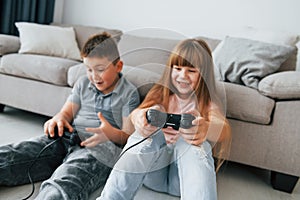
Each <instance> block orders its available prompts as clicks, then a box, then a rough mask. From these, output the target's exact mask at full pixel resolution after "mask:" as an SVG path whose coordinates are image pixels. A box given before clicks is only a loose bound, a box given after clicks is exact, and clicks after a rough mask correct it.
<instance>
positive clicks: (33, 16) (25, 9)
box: [0, 0, 55, 35]
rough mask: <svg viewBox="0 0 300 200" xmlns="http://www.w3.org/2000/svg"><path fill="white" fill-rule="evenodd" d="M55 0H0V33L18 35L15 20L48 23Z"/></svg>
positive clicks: (50, 19) (51, 17)
mask: <svg viewBox="0 0 300 200" xmlns="http://www.w3.org/2000/svg"><path fill="white" fill-rule="evenodd" d="M54 4H55V0H0V33H1V34H10V35H18V31H17V28H16V27H15V24H14V23H15V22H17V21H25V22H35V23H40V24H49V23H51V22H52V20H53V13H54Z"/></svg>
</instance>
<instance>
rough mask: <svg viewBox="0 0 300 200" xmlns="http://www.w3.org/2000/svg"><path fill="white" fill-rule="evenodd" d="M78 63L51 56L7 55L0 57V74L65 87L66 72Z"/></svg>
mask: <svg viewBox="0 0 300 200" xmlns="http://www.w3.org/2000/svg"><path fill="white" fill-rule="evenodd" d="M78 63H79V62H77V61H74V60H69V59H64V58H58V57H52V56H43V55H32V54H9V55H5V56H3V57H2V59H1V65H0V72H2V73H6V74H10V75H15V76H20V77H24V78H29V79H35V80H40V81H43V82H48V83H52V84H54V85H67V71H68V69H69V68H70V67H71V66H73V65H75V64H78Z"/></svg>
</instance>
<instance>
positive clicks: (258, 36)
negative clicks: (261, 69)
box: [230, 27, 300, 71]
mask: <svg viewBox="0 0 300 200" xmlns="http://www.w3.org/2000/svg"><path fill="white" fill-rule="evenodd" d="M230 36H233V37H239V38H247V39H250V40H257V41H262V42H267V43H272V44H277V45H288V46H296V43H297V41H298V40H299V35H298V34H294V33H291V32H285V31H274V30H268V29H261V28H254V27H243V28H242V30H240V31H235V32H234V33H232V34H230ZM297 54H298V56H299V54H300V52H298V51H297V48H295V50H294V52H293V53H292V54H291V55H290V57H289V58H288V59H287V60H286V61H285V62H283V63H282V64H281V66H280V68H279V69H278V71H288V70H295V68H296V62H297Z"/></svg>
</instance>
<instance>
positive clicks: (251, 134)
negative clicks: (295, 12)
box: [0, 25, 300, 192]
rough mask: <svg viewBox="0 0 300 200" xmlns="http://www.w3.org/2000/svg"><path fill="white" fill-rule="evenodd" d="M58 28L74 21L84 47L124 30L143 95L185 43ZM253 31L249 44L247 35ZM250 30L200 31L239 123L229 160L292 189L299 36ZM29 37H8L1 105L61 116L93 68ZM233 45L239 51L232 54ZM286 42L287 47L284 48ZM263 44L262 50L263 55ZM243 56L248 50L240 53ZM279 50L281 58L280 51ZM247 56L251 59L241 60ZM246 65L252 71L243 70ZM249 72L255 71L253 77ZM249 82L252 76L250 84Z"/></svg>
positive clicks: (123, 46)
mask: <svg viewBox="0 0 300 200" xmlns="http://www.w3.org/2000/svg"><path fill="white" fill-rule="evenodd" d="M56 26H64V27H70V26H71V27H73V28H74V32H75V34H76V41H77V44H78V48H79V49H80V48H81V47H82V45H83V43H84V41H85V40H86V39H87V38H88V36H89V35H91V34H94V33H98V32H102V31H107V32H110V33H111V34H112V35H114V36H116V38H117V40H118V45H119V49H120V53H121V57H122V59H123V61H124V64H125V66H124V69H123V73H124V75H125V76H126V77H127V78H128V79H129V80H130V81H132V82H133V83H134V84H135V85H136V86H137V87H138V88H139V92H140V94H141V97H142V98H143V97H144V96H145V94H146V93H147V91H148V90H149V88H150V87H151V86H152V84H153V83H154V82H155V81H157V80H158V78H159V77H160V75H161V72H162V70H163V66H164V64H165V63H166V60H167V58H168V55H169V53H170V51H171V49H172V48H173V47H174V46H175V44H176V43H177V42H178V41H179V40H178V39H166V38H159V37H157V34H152V33H151V37H150V36H149V37H148V36H147V37H146V36H141V35H140V36H138V35H139V34H135V33H134V32H127V33H122V31H120V30H112V29H105V28H101V27H88V26H81V25H56ZM156 33H157V32H156ZM149 35H150V34H149ZM21 36H22V35H21ZM246 36H247V37H248V38H247V41H246V42H245V41H243V39H245V38H246ZM246 36H245V37H243V38H241V37H234V39H237V38H239V39H242V40H239V42H237V43H238V44H237V43H236V42H232V41H230V40H229V39H232V38H225V39H222V40H221V39H214V38H209V37H207V36H206V37H203V36H201V33H200V34H199V38H202V39H204V40H206V41H207V43H208V44H209V46H210V48H211V49H212V50H214V51H213V55H214V60H215V63H216V69H215V71H216V78H217V79H218V84H217V86H218V91H219V92H220V96H221V97H222V100H223V102H224V104H225V105H226V115H227V117H228V119H229V122H230V125H231V127H232V135H233V140H232V146H231V153H230V157H229V160H230V161H234V162H238V163H243V164H246V165H251V166H255V167H259V168H262V169H267V170H270V171H271V183H272V186H273V187H274V188H275V189H279V190H282V191H286V192H292V190H293V187H294V186H295V184H296V182H297V180H298V177H299V176H300V167H299V166H300V156H299V152H300V131H299V130H300V123H299V118H300V72H299V71H296V65H297V60H296V58H297V47H296V43H297V40H298V37H295V39H293V40H289V41H283V39H282V40H281V41H283V42H282V44H279V43H280V42H281V41H279V42H277V41H275V43H276V44H275V43H274V44H272V43H270V41H263V40H262V41H259V40H258V39H259V38H249V36H251V34H249V35H247V34H246ZM232 37H233V36H232ZM281 38H282V37H281ZM21 39H22V38H21ZM252 39H253V41H252ZM225 40H226V42H224V41H225ZM249 41H250V42H253V43H255V45H256V46H255V45H252V43H251V45H250V46H249V44H248V43H249ZM258 41H259V44H257V42H258ZM21 43H22V40H20V38H18V37H14V36H6V35H0V53H1V56H2V57H1V60H0V61H1V64H0V94H1V95H0V104H1V105H0V109H1V111H2V112H3V108H4V106H5V105H8V106H12V107H16V108H20V109H24V110H27V111H31V112H34V113H38V114H42V115H46V116H53V115H54V114H55V113H57V112H58V111H59V110H60V108H61V106H62V105H63V103H64V102H65V100H66V98H67V96H68V95H69V94H70V92H71V90H72V87H73V85H74V83H75V82H76V80H77V79H78V77H80V76H82V75H84V73H85V68H84V66H83V64H82V63H81V61H80V60H74V59H69V58H63V57H60V56H53V55H45V53H42V54H39V52H34V53H30V52H25V53H24V52H22V53H20V52H19V50H20V45H21ZM271 44H272V45H271ZM230 45H232V49H238V52H230V50H228V48H230ZM247 45H248V46H247ZM264 45H271V47H269V46H268V48H266V47H265V46H264ZM274 45H275V46H274ZM253 46H254V47H257V46H258V47H257V48H252V47H253ZM287 46H288V47H287ZM244 47H245V48H244ZM248 47H249V48H248ZM281 47H282V48H283V50H282V49H281V50H280V52H277V49H279V48H281ZM248 49H251V50H254V53H253V51H252V53H253V55H255V56H254V59H257V60H260V61H259V62H256V60H254V61H253V60H251V59H253V58H252V57H251V56H250V57H249V56H248V55H249V54H251V52H249V51H248ZM244 50H245V51H244ZM256 50H257V51H258V52H260V53H258V55H256V54H255V51H256ZM267 50H269V52H267ZM261 51H263V52H262V53H261ZM224 52H227V53H226V57H224V56H221V55H225V54H224ZM282 52H283V53H282ZM268 53H269V54H268ZM276 53H278V55H277V54H276ZM281 53H282V54H284V55H281ZM238 54H241V56H240V57H238ZM243 54H244V55H243ZM245 54H246V56H245ZM266 54H267V55H266ZM275 54H276V55H277V57H276V56H275V57H274V55H275ZM279 54H280V55H279ZM251 55H252V54H251ZM247 56H248V57H249V58H248V57H247ZM245 57H247V59H248V60H247V59H246V60H242V59H241V58H245ZM226 58H230V59H226ZM261 58H262V59H261ZM263 61H266V62H268V63H271V64H269V65H267V69H265V68H266V66H259V68H257V67H255V66H256V65H259V64H261V62H263ZM275 61H276V62H275ZM272 62H274V63H275V64H274V63H272ZM249 63H251V64H252V65H248V64H249ZM253 63H254V64H253ZM243 64H245V65H246V69H243V67H244V66H245V65H243ZM253 66H254V67H253ZM263 68H264V69H263ZM270 68H272V69H270ZM261 71H263V72H262V73H261ZM249 74H252V76H251V78H250V79H249V77H248V79H247V77H246V75H249ZM245 77H246V78H245ZM253 77H254V78H253ZM246 79H247V80H248V82H247V81H245V80H246ZM253 79H255V81H254V82H255V84H254V86H253ZM243 80H244V82H243ZM249 80H251V81H252V82H251V81H250V82H251V83H249ZM0 134H4V133H0Z"/></svg>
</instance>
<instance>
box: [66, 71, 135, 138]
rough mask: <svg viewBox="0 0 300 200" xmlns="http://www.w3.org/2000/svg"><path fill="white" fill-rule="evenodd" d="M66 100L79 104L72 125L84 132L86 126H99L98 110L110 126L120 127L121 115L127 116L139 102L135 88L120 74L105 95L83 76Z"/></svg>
mask: <svg viewBox="0 0 300 200" xmlns="http://www.w3.org/2000/svg"><path fill="white" fill-rule="evenodd" d="M68 101H71V102H73V103H76V104H78V105H79V106H80V109H79V111H78V113H77V114H76V116H75V118H74V121H73V126H74V127H75V129H76V130H77V131H79V132H85V128H87V127H99V126H100V124H101V122H100V120H99V118H98V116H97V113H98V112H101V113H102V114H103V116H104V117H105V119H106V120H107V121H108V122H109V123H110V124H111V125H112V126H114V127H116V128H119V129H121V128H122V117H126V116H128V115H129V114H130V112H131V111H132V110H134V109H135V108H136V107H137V106H138V105H139V103H140V99H139V93H138V91H137V88H136V87H135V86H134V85H133V84H132V83H130V82H129V81H128V80H127V79H125V78H124V77H123V76H122V74H120V80H119V81H118V83H117V85H116V87H115V89H114V90H113V91H112V92H111V93H109V94H106V95H105V94H103V93H102V92H100V91H99V90H98V89H97V88H96V87H95V86H94V85H93V84H92V83H91V82H90V81H89V79H88V78H87V77H86V76H84V77H82V78H81V79H80V80H78V81H77V83H76V84H75V86H74V88H73V90H72V93H71V95H70V96H69V98H68Z"/></svg>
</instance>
